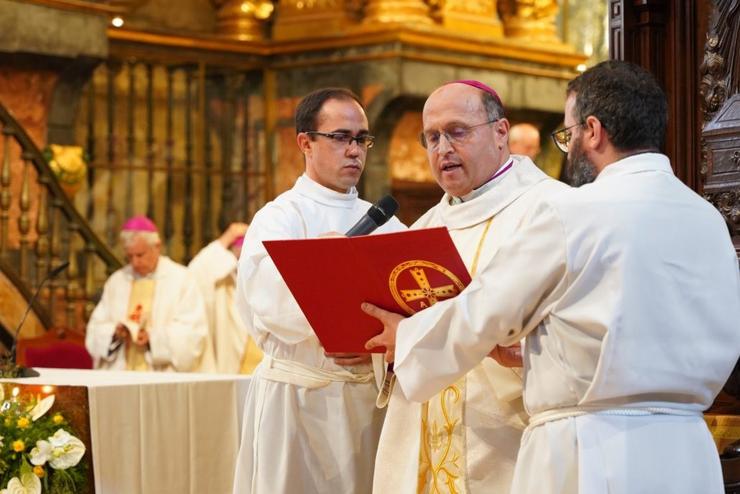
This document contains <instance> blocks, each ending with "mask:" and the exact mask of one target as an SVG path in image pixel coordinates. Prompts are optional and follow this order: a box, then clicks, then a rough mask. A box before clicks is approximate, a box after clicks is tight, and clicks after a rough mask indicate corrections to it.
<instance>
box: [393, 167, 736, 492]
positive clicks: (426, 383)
mask: <svg viewBox="0 0 740 494" xmlns="http://www.w3.org/2000/svg"><path fill="white" fill-rule="evenodd" d="M738 321H740V274H739V273H738V261H737V258H736V256H735V251H734V249H733V246H732V244H731V242H730V239H729V236H728V232H727V227H726V226H725V223H724V221H723V220H722V217H721V215H720V214H719V212H718V211H716V210H715V209H714V208H713V207H712V206H711V205H710V204H709V203H708V202H706V201H705V200H703V199H702V198H700V197H699V196H698V195H696V194H695V193H694V192H692V191H691V190H690V189H688V188H687V187H686V186H685V185H683V184H682V183H681V182H680V181H679V180H678V179H676V177H675V176H674V175H673V172H672V170H671V166H670V162H669V161H668V158H667V157H665V156H663V155H660V154H653V153H645V154H639V155H634V156H631V157H628V158H625V159H623V160H620V161H618V162H616V163H613V164H611V165H609V166H607V167H606V168H605V169H604V170H603V171H602V172H601V173H600V174H599V176H598V178H597V179H596V181H595V182H594V183H592V184H589V185H584V186H582V187H580V188H578V189H573V190H567V191H564V192H562V193H559V194H556V195H555V196H552V197H549V198H546V199H545V200H544V201H543V202H542V203H541V204H540V206H539V207H537V208H536V209H535V210H534V211H532V214H531V215H529V217H527V218H524V219H523V221H522V226H521V228H520V230H519V234H518V235H516V236H513V237H511V239H510V241H509V242H507V243H505V244H504V245H502V246H501V247H500V248H499V251H498V253H497V257H496V259H495V260H494V262H492V263H491V264H489V265H488V266H487V267H486V268H485V269H483V270H482V271H481V273H480V274H479V276H478V277H477V278H476V279H475V280H473V282H472V283H471V284H470V285H469V286H468V287H467V289H466V290H464V291H463V292H462V293H461V294H460V295H458V296H457V297H456V298H454V299H452V300H448V301H443V302H440V303H438V304H436V305H435V306H433V307H430V308H429V309H427V310H425V311H422V312H421V313H419V314H417V315H415V316H414V317H412V318H410V319H406V320H405V321H403V322H402V323H401V324H400V325H399V328H398V333H397V338H398V339H397V346H396V367H395V369H396V376H397V378H398V383H397V384H400V385H401V387H402V390H403V393H404V394H405V395H406V396H407V397H408V398H409V399H412V400H418V401H423V400H426V399H428V398H429V397H430V396H432V395H434V394H435V393H437V392H439V391H440V390H441V389H443V388H444V387H445V386H447V385H449V384H450V383H452V382H455V381H456V380H457V379H459V378H460V376H462V375H464V374H465V373H466V372H468V371H469V370H470V369H472V368H474V367H475V366H476V365H478V364H479V363H480V361H481V360H482V359H483V358H484V356H485V355H486V354H487V353H488V352H489V351H490V350H491V348H493V347H494V346H495V345H496V344H503V345H507V344H511V343H514V342H516V341H519V339H520V338H522V337H523V336H525V335H526V347H525V353H524V359H525V362H524V363H525V384H524V401H525V406H526V408H527V411H528V412H529V413H530V415H531V418H530V424H529V426H528V428H527V430H526V431H525V433H524V435H523V437H522V445H521V448H520V450H519V456H518V459H517V465H516V470H515V473H514V481H513V484H512V493H514V494H525V493H526V494H534V493H537V494H578V493H580V494H593V493H599V494H601V493H607V492H608V493H610V494H654V493H658V492H660V493H664V492H665V493H668V492H670V493H671V494H697V493H702V494H720V493H722V492H724V491H723V487H722V474H721V471H720V465H719V458H718V455H717V450H716V448H715V445H714V442H713V440H712V437H711V435H710V433H709V430H708V429H707V426H706V424H705V422H704V420H703V418H702V414H701V412H702V410H705V409H706V408H707V407H709V406H710V404H711V403H712V401H713V399H714V397H715V395H716V394H717V393H718V392H719V390H720V388H721V387H722V385H723V384H724V382H725V380H726V379H727V377H728V376H729V374H730V372H731V371H732V368H733V366H734V365H735V362H737V360H738V355H739V354H740V331H738V329H739V328H740V326H739V325H738V324H739V323H738ZM442 353H443V354H442Z"/></svg>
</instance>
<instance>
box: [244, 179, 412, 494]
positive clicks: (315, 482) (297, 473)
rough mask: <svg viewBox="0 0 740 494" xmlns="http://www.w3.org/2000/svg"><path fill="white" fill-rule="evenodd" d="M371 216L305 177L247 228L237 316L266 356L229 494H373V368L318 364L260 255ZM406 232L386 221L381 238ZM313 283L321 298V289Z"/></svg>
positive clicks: (248, 405)
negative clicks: (275, 243)
mask: <svg viewBox="0 0 740 494" xmlns="http://www.w3.org/2000/svg"><path fill="white" fill-rule="evenodd" d="M369 207H370V203H368V202H366V201H363V200H361V199H358V197H357V192H356V191H355V190H354V189H352V191H351V192H350V193H347V194H343V193H339V192H335V191H332V190H330V189H327V188H325V187H323V186H321V185H319V184H317V183H316V182H314V181H312V180H311V179H309V178H308V177H307V176H305V175H303V176H301V177H300V178H298V180H297V181H296V184H295V186H294V187H293V188H292V189H291V190H289V191H287V192H285V193H283V194H281V195H280V196H278V197H277V198H276V199H275V200H274V201H272V202H270V203H268V204H267V205H266V206H265V207H264V208H262V209H261V210H260V211H258V212H257V214H256V215H255V216H254V218H253V219H252V223H251V224H250V227H249V230H248V231H247V235H246V237H245V239H244V247H243V249H242V254H241V257H240V259H239V269H238V275H237V306H238V308H239V311H240V313H241V315H242V317H243V319H244V321H245V323H246V325H247V328H248V330H249V331H250V333H251V335H252V337H253V338H254V339H255V341H256V342H257V344H258V345H259V346H260V348H261V349H262V351H263V352H264V354H265V356H264V359H263V360H262V362H261V363H260V365H259V366H257V369H256V370H255V373H254V378H253V379H252V381H251V383H250V387H249V391H248V393H247V398H246V401H245V407H244V429H243V435H242V440H241V446H240V448H239V457H238V459H237V469H236V476H235V484H234V493H235V494H279V493H286V494H288V493H290V494H292V493H298V492H300V493H303V494H311V493H317V494H324V493H353V494H362V493H369V492H370V491H371V489H372V478H373V464H374V462H375V452H376V448H377V443H378V436H379V435H380V429H381V426H382V423H383V416H384V411H383V410H380V409H377V408H376V407H375V399H376V396H377V386H376V382H375V377H374V374H373V369H372V365H370V364H367V365H362V366H357V367H355V368H346V367H340V366H338V365H336V364H335V363H334V361H333V359H331V358H327V357H326V356H325V355H324V350H323V348H322V347H321V344H320V343H319V340H318V339H317V338H316V335H315V334H314V332H313V330H312V329H311V326H310V325H309V324H308V321H307V320H306V318H305V316H304V315H303V313H302V312H301V310H300V308H299V307H298V304H297V303H296V301H295V299H294V298H293V296H292V295H291V293H290V291H289V290H288V287H287V286H286V285H285V283H284V282H283V280H282V278H281V277H280V274H279V273H278V271H277V269H276V267H275V264H274V263H273V262H272V260H271V259H270V257H269V256H268V255H267V253H266V251H265V248H264V246H263V245H262V241H263V240H275V239H290V238H296V239H298V238H314V237H317V236H318V235H320V234H322V233H326V232H330V231H335V232H346V231H347V230H349V229H350V227H352V226H353V225H354V224H355V223H356V222H357V220H359V219H360V218H361V217H362V216H363V215H364V214H365V212H366V211H367V210H368V208H369ZM404 228H405V227H404V226H403V225H402V224H401V223H400V222H399V221H398V220H397V219H396V218H392V219H391V220H390V221H389V222H388V223H387V224H386V225H384V226H383V227H381V228H380V229H379V231H380V232H391V231H398V230H402V229H404ZM305 261H306V262H311V259H306V260H305ZM315 282H316V288H317V289H321V280H315ZM341 324H342V321H337V325H341ZM351 329H352V328H346V330H348V331H351ZM378 357H379V356H378ZM377 361H378V363H379V364H380V363H381V361H382V359H380V358H379V359H377ZM379 367H380V368H381V369H382V365H379Z"/></svg>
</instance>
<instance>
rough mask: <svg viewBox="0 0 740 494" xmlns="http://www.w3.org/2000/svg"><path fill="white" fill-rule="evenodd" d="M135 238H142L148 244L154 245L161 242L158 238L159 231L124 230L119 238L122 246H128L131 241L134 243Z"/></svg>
mask: <svg viewBox="0 0 740 494" xmlns="http://www.w3.org/2000/svg"><path fill="white" fill-rule="evenodd" d="M137 238H142V239H144V241H145V242H146V243H147V244H148V245H149V246H150V247H154V246H155V245H159V244H161V243H162V241H161V240H160V238H159V233H157V232H140V231H136V230H124V231H122V232H121V235H120V239H121V243H122V244H123V248H124V249H125V248H127V247H129V246H130V245H131V244H132V243H134V240H136V239H137Z"/></svg>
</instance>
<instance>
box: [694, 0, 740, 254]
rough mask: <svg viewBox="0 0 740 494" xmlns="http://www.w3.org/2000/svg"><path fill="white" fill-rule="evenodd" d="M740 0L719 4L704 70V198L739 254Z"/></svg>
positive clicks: (714, 14) (701, 69)
mask: <svg viewBox="0 0 740 494" xmlns="http://www.w3.org/2000/svg"><path fill="white" fill-rule="evenodd" d="M738 51H740V0H716V1H715V2H714V12H713V15H712V21H711V26H710V28H709V30H708V33H707V40H706V44H705V47H704V60H703V62H702V64H701V67H700V75H701V83H700V89H701V96H702V97H701V104H702V116H703V121H704V129H703V131H702V134H701V135H702V166H701V172H702V177H703V179H704V197H706V199H707V200H709V201H710V202H711V203H712V204H714V205H715V206H716V207H717V209H719V211H720V212H721V213H722V215H723V216H724V218H725V220H726V221H727V224H728V227H729V228H730V232H731V235H732V237H733V241H734V243H735V248H736V249H737V251H738V253H739V254H740V54H739V53H738Z"/></svg>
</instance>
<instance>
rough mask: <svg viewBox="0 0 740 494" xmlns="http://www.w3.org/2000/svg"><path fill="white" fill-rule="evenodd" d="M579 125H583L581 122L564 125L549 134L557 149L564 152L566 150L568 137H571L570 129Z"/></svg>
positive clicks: (568, 141) (568, 142)
mask: <svg viewBox="0 0 740 494" xmlns="http://www.w3.org/2000/svg"><path fill="white" fill-rule="evenodd" d="M579 125H583V122H581V123H577V124H573V125H570V126H568V127H564V128H562V129H560V130H556V131H555V132H553V133H552V134H550V135H551V136H552V140H553V141H554V142H555V145H556V146H557V147H558V149H559V150H561V151H562V152H564V153H567V152H568V147H569V146H570V139H571V138H572V137H573V131H572V130H570V129H572V128H573V127H578V126H579Z"/></svg>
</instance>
